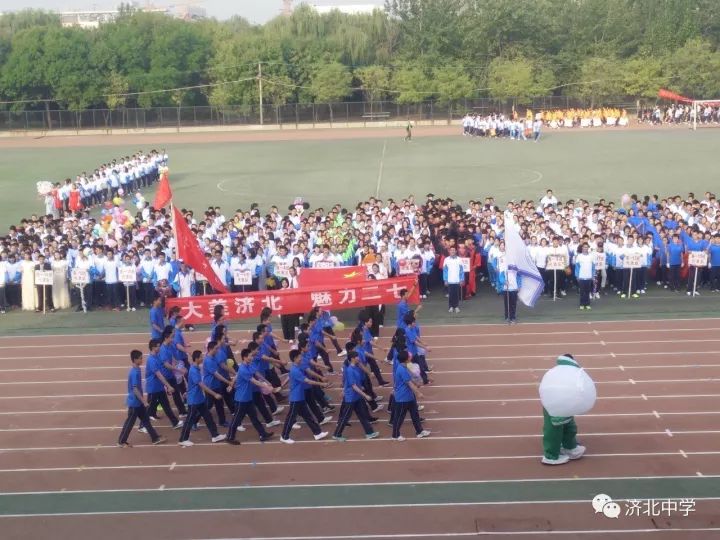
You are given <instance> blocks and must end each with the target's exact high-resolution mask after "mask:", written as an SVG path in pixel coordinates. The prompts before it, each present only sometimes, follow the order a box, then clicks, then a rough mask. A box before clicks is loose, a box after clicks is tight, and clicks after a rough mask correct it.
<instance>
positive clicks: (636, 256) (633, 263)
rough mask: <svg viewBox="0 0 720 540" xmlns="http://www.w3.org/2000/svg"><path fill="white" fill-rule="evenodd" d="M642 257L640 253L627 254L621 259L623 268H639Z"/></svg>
mask: <svg viewBox="0 0 720 540" xmlns="http://www.w3.org/2000/svg"><path fill="white" fill-rule="evenodd" d="M643 257H644V255H643V254H642V253H628V254H627V255H625V258H624V259H623V267H624V268H641V267H642V265H643V264H642V260H643Z"/></svg>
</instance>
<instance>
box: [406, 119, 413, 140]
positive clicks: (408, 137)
mask: <svg viewBox="0 0 720 540" xmlns="http://www.w3.org/2000/svg"><path fill="white" fill-rule="evenodd" d="M405 140H406V141H412V122H411V121H410V120H408V123H407V126H405Z"/></svg>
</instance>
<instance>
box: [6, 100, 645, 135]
mask: <svg viewBox="0 0 720 540" xmlns="http://www.w3.org/2000/svg"><path fill="white" fill-rule="evenodd" d="M604 105H605V106H612V107H617V108H623V109H626V110H627V111H628V113H634V112H635V111H636V108H637V105H636V103H634V102H616V103H604ZM513 106H514V102H513V100H507V101H498V100H493V99H489V98H482V99H467V100H461V101H456V102H453V103H439V102H434V101H427V102H424V103H415V104H406V105H400V104H397V103H393V102H389V101H380V102H362V103H358V102H343V103H294V104H288V105H278V106H276V105H265V106H263V107H262V110H261V109H260V107H259V106H237V105H229V106H225V107H210V106H197V107H153V108H148V109H116V110H109V109H88V110H83V111H62V110H49V111H44V110H36V111H0V131H50V130H73V131H80V130H146V129H154V128H166V129H168V128H169V129H183V128H193V127H203V126H205V127H212V126H218V127H221V126H254V125H268V126H270V125H274V126H281V127H282V126H286V127H292V128H295V127H300V126H302V127H312V126H314V125H317V124H322V125H328V124H330V125H335V124H337V125H340V126H342V125H349V124H352V125H365V126H367V125H369V126H372V125H377V124H381V123H383V122H401V121H406V120H412V121H413V122H425V123H428V124H437V125H441V124H448V123H451V122H452V121H454V120H457V119H459V118H462V117H463V116H464V115H465V113H467V112H476V113H479V114H489V113H491V112H504V113H509V112H510V111H512V109H513ZM589 106H590V103H589V102H588V101H586V100H581V99H577V98H571V97H565V96H551V97H541V98H536V99H533V100H532V103H531V104H529V105H521V106H520V105H519V106H517V107H516V110H517V111H518V112H519V113H521V114H524V112H525V110H526V109H527V108H530V109H532V110H548V109H569V108H585V107H589Z"/></svg>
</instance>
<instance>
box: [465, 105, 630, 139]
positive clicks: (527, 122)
mask: <svg viewBox="0 0 720 540" xmlns="http://www.w3.org/2000/svg"><path fill="white" fill-rule="evenodd" d="M629 123H630V121H629V119H628V114H627V111H626V110H625V109H616V108H612V107H603V108H599V109H553V110H547V111H538V112H536V113H533V111H532V110H530V109H528V110H526V111H525V117H524V118H522V117H521V116H520V115H519V114H517V113H516V112H514V113H512V114H509V115H505V114H500V113H495V112H493V113H491V114H478V113H467V114H466V115H465V116H464V117H463V119H462V126H463V135H466V136H472V137H490V138H495V137H498V138H509V139H514V140H528V139H530V138H533V139H534V140H537V139H538V137H539V136H540V132H541V130H542V128H543V127H546V128H550V129H558V128H568V127H572V128H576V127H580V128H589V127H603V126H609V127H614V126H621V127H625V126H627V125H629Z"/></svg>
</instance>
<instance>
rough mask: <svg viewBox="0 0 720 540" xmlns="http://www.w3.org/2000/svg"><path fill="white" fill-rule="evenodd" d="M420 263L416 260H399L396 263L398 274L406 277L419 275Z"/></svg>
mask: <svg viewBox="0 0 720 540" xmlns="http://www.w3.org/2000/svg"><path fill="white" fill-rule="evenodd" d="M420 264H421V261H419V260H417V259H400V260H399V261H398V274H399V275H401V276H408V275H410V274H419V273H420Z"/></svg>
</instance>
